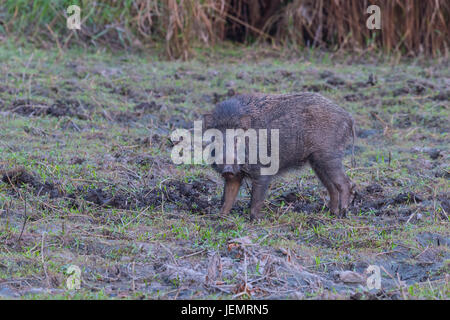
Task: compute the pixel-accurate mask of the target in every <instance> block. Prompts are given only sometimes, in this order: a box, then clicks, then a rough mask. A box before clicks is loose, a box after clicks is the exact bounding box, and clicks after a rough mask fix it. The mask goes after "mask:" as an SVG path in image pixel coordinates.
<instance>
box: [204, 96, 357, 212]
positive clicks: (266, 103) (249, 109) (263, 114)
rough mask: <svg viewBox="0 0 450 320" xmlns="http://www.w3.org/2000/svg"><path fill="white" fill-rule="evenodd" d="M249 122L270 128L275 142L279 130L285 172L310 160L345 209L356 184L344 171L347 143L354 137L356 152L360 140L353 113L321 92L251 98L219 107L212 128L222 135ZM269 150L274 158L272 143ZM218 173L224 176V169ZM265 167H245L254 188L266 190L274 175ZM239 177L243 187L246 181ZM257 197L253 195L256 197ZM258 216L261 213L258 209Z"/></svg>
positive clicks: (336, 205)
mask: <svg viewBox="0 0 450 320" xmlns="http://www.w3.org/2000/svg"><path fill="white" fill-rule="evenodd" d="M244 118H245V119H247V120H248V119H250V121H247V120H246V123H249V124H250V125H249V126H248V127H249V128H252V129H267V130H268V133H269V140H270V131H271V130H273V129H278V130H279V139H280V140H279V155H280V159H279V169H280V171H283V170H285V169H288V168H291V167H301V166H302V165H304V164H305V163H306V162H308V163H309V164H310V165H311V167H312V168H313V170H314V171H315V172H316V174H317V176H318V177H319V179H320V180H321V181H322V183H323V184H324V185H325V187H326V188H327V189H328V191H329V193H330V204H329V206H330V210H331V211H332V212H334V213H339V212H342V211H345V209H346V208H347V206H348V204H349V198H350V194H351V190H352V188H353V184H352V183H351V181H350V179H349V178H348V177H347V176H346V175H345V173H344V171H343V167H342V159H343V157H344V150H345V146H346V144H347V142H348V141H349V140H350V138H352V140H353V141H352V142H353V147H352V150H353V149H354V140H355V124H354V120H353V118H352V116H351V115H350V114H349V113H348V112H347V111H345V110H344V109H342V108H341V107H339V106H338V105H336V104H335V103H333V102H332V101H330V100H328V99H327V98H325V97H323V96H321V95H320V94H317V93H310V92H304V93H297V94H278V95H268V94H246V95H238V96H235V97H233V98H230V99H228V100H226V101H223V102H221V103H219V104H218V105H217V106H216V108H215V110H214V112H213V113H212V121H211V123H210V124H209V125H208V127H210V128H216V129H218V130H221V131H222V132H225V131H226V129H236V128H243V119H244ZM246 129H247V128H246ZM268 149H269V154H270V153H271V145H270V143H268ZM352 154H353V152H352ZM353 162H354V160H353V156H352V163H353ZM215 169H216V170H218V171H219V172H221V169H223V166H220V165H218V166H215ZM260 169H261V164H260V163H258V164H251V165H250V164H244V165H241V166H240V169H239V170H240V171H241V173H242V176H244V175H246V176H249V177H250V178H251V179H252V182H253V184H254V185H256V186H258V188H263V189H262V190H265V188H266V187H267V185H268V183H269V182H270V177H267V176H261V175H260V171H261V170H260ZM234 173H235V174H237V172H234ZM244 173H245V174H244ZM227 175H228V174H227ZM237 176H239V175H237ZM233 179H234V180H233V181H234V183H237V182H236V181H238V180H239V179H240V178H236V177H235V178H233ZM236 179H237V180H236ZM239 183H240V182H239ZM258 188H257V189H256V190H259V189H258ZM233 190H234V189H233ZM254 194H255V193H254V191H252V199H253V195H254ZM257 194H258V195H259V196H258V197H257V199H258V201H262V200H261V195H263V194H264V192H262V191H261V190H259V191H258V192H257ZM225 198H226V196H225ZM254 201H256V200H252V208H253V207H254V206H253V202H254ZM228 206H229V203H228ZM252 212H253V213H254V214H257V213H258V212H259V209H258V208H257V206H256V207H255V208H253V209H252Z"/></svg>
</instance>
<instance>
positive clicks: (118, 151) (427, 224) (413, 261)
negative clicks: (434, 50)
mask: <svg viewBox="0 0 450 320" xmlns="http://www.w3.org/2000/svg"><path fill="white" fill-rule="evenodd" d="M449 70H450V69H449V64H448V61H442V60H436V61H425V62H424V61H405V62H402V63H399V64H392V63H390V62H384V63H381V62H377V61H376V60H375V59H360V61H356V60H355V57H354V56H348V57H345V56H341V57H339V58H330V57H329V55H328V54H322V53H319V52H316V53H311V52H309V53H308V54H304V55H301V56H300V57H299V56H298V55H297V56H294V55H289V54H285V53H280V52H273V51H267V50H259V49H254V48H253V49H237V48H222V49H220V50H218V51H216V52H215V53H214V54H213V53H211V52H199V53H198V55H197V58H196V59H194V60H193V61H190V62H166V61H161V60H159V59H158V58H156V57H153V56H151V55H127V54H117V53H108V52H105V51H104V50H99V51H98V52H80V51H68V52H65V53H64V54H63V55H62V54H60V53H59V52H58V51H41V50H36V49H32V48H29V49H24V48H20V49H19V48H16V47H14V46H13V45H11V44H8V43H6V44H5V45H3V46H0V128H1V130H0V298H6V299H9V298H23V299H28V298H58V299H65V298H69V299H71V298H80V299H109V298H131V299H146V298H150V299H158V298H160V299H186V298H193V299H204V298H212V299H221V298H234V299H249V298H251V299H268V298H274V299H448V298H449V275H448V273H449V263H450V255H449V245H450V230H449V219H448V214H449V212H450V199H449V178H450V173H449V170H450V168H449V144H448V141H449V136H448V134H449V130H448V129H449V125H448V123H449V121H448V120H449V97H450V72H449ZM253 91H254V92H267V93H287V92H298V91H314V92H319V93H321V94H323V95H324V96H326V97H328V98H330V99H333V100H335V101H336V102H337V103H339V104H340V105H341V106H342V107H344V108H345V109H346V110H348V111H349V112H351V113H352V114H353V116H354V118H355V119H356V122H357V136H358V139H357V142H356V147H355V150H356V162H357V164H356V167H352V166H351V164H350V149H348V156H347V157H346V159H345V166H346V169H347V173H348V174H349V176H350V177H351V178H352V180H353V181H354V182H355V183H356V184H357V193H356V196H355V201H354V203H353V205H352V207H351V209H350V212H349V213H348V215H347V217H345V218H336V217H334V216H332V215H331V214H330V213H329V212H328V210H327V209H326V207H325V206H324V204H325V203H326V200H327V193H326V191H325V188H324V187H323V186H321V184H320V183H319V181H318V179H317V178H316V177H315V176H314V174H313V173H312V171H311V169H310V168H308V167H307V168H303V170H294V171H291V172H289V173H287V174H284V175H283V176H281V177H279V178H278V179H277V180H276V181H275V182H274V183H273V184H272V186H271V189H270V192H269V196H268V199H267V200H266V205H265V208H264V210H263V211H264V214H265V218H264V219H263V220H262V221H259V222H251V221H250V220H249V218H248V202H249V193H248V187H245V188H243V190H242V191H241V192H240V194H239V200H238V201H237V203H236V205H235V207H234V209H233V211H232V213H231V214H230V215H229V216H225V217H223V216H219V215H218V210H219V206H220V198H221V191H222V187H223V182H222V181H221V179H220V177H219V176H217V175H216V174H215V173H214V172H213V170H211V169H210V168H209V167H207V166H203V165H197V166H187V165H181V166H178V165H174V164H173V163H172V161H171V159H170V151H171V147H172V143H171V141H170V139H169V135H170V132H171V131H172V130H173V129H174V128H191V127H192V122H193V121H194V120H198V119H200V115H201V114H202V113H205V112H207V111H209V110H211V109H212V108H213V106H214V104H215V103H216V102H218V101H221V100H223V99H225V98H226V97H229V96H233V95H235V94H238V93H242V92H253ZM72 265H75V266H78V267H79V268H80V271H81V288H80V289H78V290H75V289H74V290H69V289H68V287H67V280H68V279H69V277H70V275H69V273H70V272H71V271H70V266H72ZM371 265H374V266H377V267H378V268H379V270H380V275H381V288H380V289H376V288H372V289H370V288H369V287H368V285H367V277H369V276H370V275H369V274H368V273H367V271H366V270H367V268H368V267H369V266H371Z"/></svg>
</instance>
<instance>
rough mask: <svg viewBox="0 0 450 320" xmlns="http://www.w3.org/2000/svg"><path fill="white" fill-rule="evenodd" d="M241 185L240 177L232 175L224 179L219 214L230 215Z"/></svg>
mask: <svg viewBox="0 0 450 320" xmlns="http://www.w3.org/2000/svg"><path fill="white" fill-rule="evenodd" d="M241 183H242V177H241V176H240V175H234V176H232V177H230V178H227V179H225V188H224V190H223V196H222V209H221V210H220V213H221V214H228V213H230V210H231V208H232V207H233V204H234V202H235V200H236V196H237V194H238V192H239V188H240V187H241Z"/></svg>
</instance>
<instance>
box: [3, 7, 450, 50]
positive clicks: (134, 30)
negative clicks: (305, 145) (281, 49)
mask: <svg viewBox="0 0 450 320" xmlns="http://www.w3.org/2000/svg"><path fill="white" fill-rule="evenodd" d="M71 4H78V5H79V6H80V7H81V8H82V29H81V30H80V31H77V32H73V31H70V30H68V29H67V28H66V13H65V9H66V8H67V7H68V6H69V5H71ZM371 4H376V5H379V6H380V8H381V19H382V30H381V31H380V30H378V31H377V30H369V29H367V28H366V20H367V18H368V17H369V14H367V13H366V9H367V7H368V6H369V5H371ZM449 16H450V2H448V1H446V0H435V1H418V0H416V1H413V0H408V1H403V0H389V1H388V0H384V1H383V0H374V1H367V0H364V1H361V0H348V1H339V0H317V1H315V0H288V1H285V0H274V1H270V0H254V1H252V0H218V1H217V0H201V1H197V0H133V1H131V0H125V1H117V0H105V1H92V0H34V1H29V0H0V34H4V35H6V36H15V35H23V34H26V35H28V36H29V37H28V39H29V41H32V42H34V43H38V44H44V45H45V43H46V42H48V41H52V42H54V41H56V42H57V44H58V46H59V47H65V46H68V45H71V44H73V43H80V44H83V45H89V44H98V43H102V42H103V43H107V44H108V45H111V46H120V47H133V48H136V47H141V46H142V45H160V44H164V48H165V52H166V54H167V56H168V57H169V58H180V57H182V58H184V59H187V58H189V57H191V56H192V54H193V47H194V46H196V45H204V46H210V45H214V44H216V43H218V42H222V41H226V40H231V41H234V42H243V43H252V42H255V41H268V42H270V43H271V44H272V45H273V46H289V47H290V48H294V49H298V48H302V47H305V46H314V47H326V48H328V49H330V50H334V51H336V50H341V49H347V50H349V49H351V50H374V49H382V51H383V52H388V53H395V54H400V55H407V56H415V55H417V54H424V55H430V56H437V55H442V54H444V55H447V54H448V48H449V42H448V39H450V33H449V24H448V21H449Z"/></svg>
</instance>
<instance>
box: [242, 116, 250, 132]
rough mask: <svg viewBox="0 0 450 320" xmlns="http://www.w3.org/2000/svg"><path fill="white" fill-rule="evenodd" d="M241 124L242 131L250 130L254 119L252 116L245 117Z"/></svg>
mask: <svg viewBox="0 0 450 320" xmlns="http://www.w3.org/2000/svg"><path fill="white" fill-rule="evenodd" d="M240 123H241V128H242V129H244V130H248V129H250V127H251V126H252V118H251V117H250V116H243V117H241V119H240Z"/></svg>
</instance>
